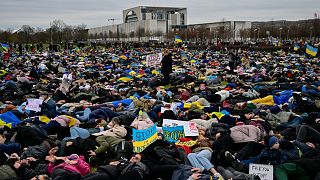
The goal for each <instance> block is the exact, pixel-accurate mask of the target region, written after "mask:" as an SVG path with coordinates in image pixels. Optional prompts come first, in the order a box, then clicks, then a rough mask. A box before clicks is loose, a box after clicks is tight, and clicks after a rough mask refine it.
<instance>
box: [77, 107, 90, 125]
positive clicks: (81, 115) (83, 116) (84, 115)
mask: <svg viewBox="0 0 320 180" xmlns="http://www.w3.org/2000/svg"><path fill="white" fill-rule="evenodd" d="M90 113H91V109H90V108H86V109H85V110H84V111H79V112H76V117H77V119H79V120H80V121H81V122H83V121H85V122H86V121H88V120H89V115H90Z"/></svg>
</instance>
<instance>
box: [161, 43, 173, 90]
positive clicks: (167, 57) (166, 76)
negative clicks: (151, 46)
mask: <svg viewBox="0 0 320 180" xmlns="http://www.w3.org/2000/svg"><path fill="white" fill-rule="evenodd" d="M161 73H162V74H163V83H164V85H168V84H169V83H170V82H169V81H170V73H172V54H171V53H170V51H169V50H168V49H166V50H165V51H164V56H163V58H162V61H161Z"/></svg>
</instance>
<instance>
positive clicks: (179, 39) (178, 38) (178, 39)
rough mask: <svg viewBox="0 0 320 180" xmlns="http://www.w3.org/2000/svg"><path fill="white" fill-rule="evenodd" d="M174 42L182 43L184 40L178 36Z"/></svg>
mask: <svg viewBox="0 0 320 180" xmlns="http://www.w3.org/2000/svg"><path fill="white" fill-rule="evenodd" d="M174 41H175V42H177V43H182V39H181V37H180V36H178V35H176V36H175V40H174Z"/></svg>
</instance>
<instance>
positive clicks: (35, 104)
mask: <svg viewBox="0 0 320 180" xmlns="http://www.w3.org/2000/svg"><path fill="white" fill-rule="evenodd" d="M41 104H42V100H41V99H28V104H27V106H26V109H27V110H30V111H35V112H40V111H41V107H40V105H41Z"/></svg>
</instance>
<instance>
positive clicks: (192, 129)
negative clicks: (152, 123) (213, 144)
mask: <svg viewBox="0 0 320 180" xmlns="http://www.w3.org/2000/svg"><path fill="white" fill-rule="evenodd" d="M175 126H183V128H184V135H185V136H199V131H198V128H197V124H196V123H195V122H190V121H179V120H172V119H163V124H162V127H175Z"/></svg>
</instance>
